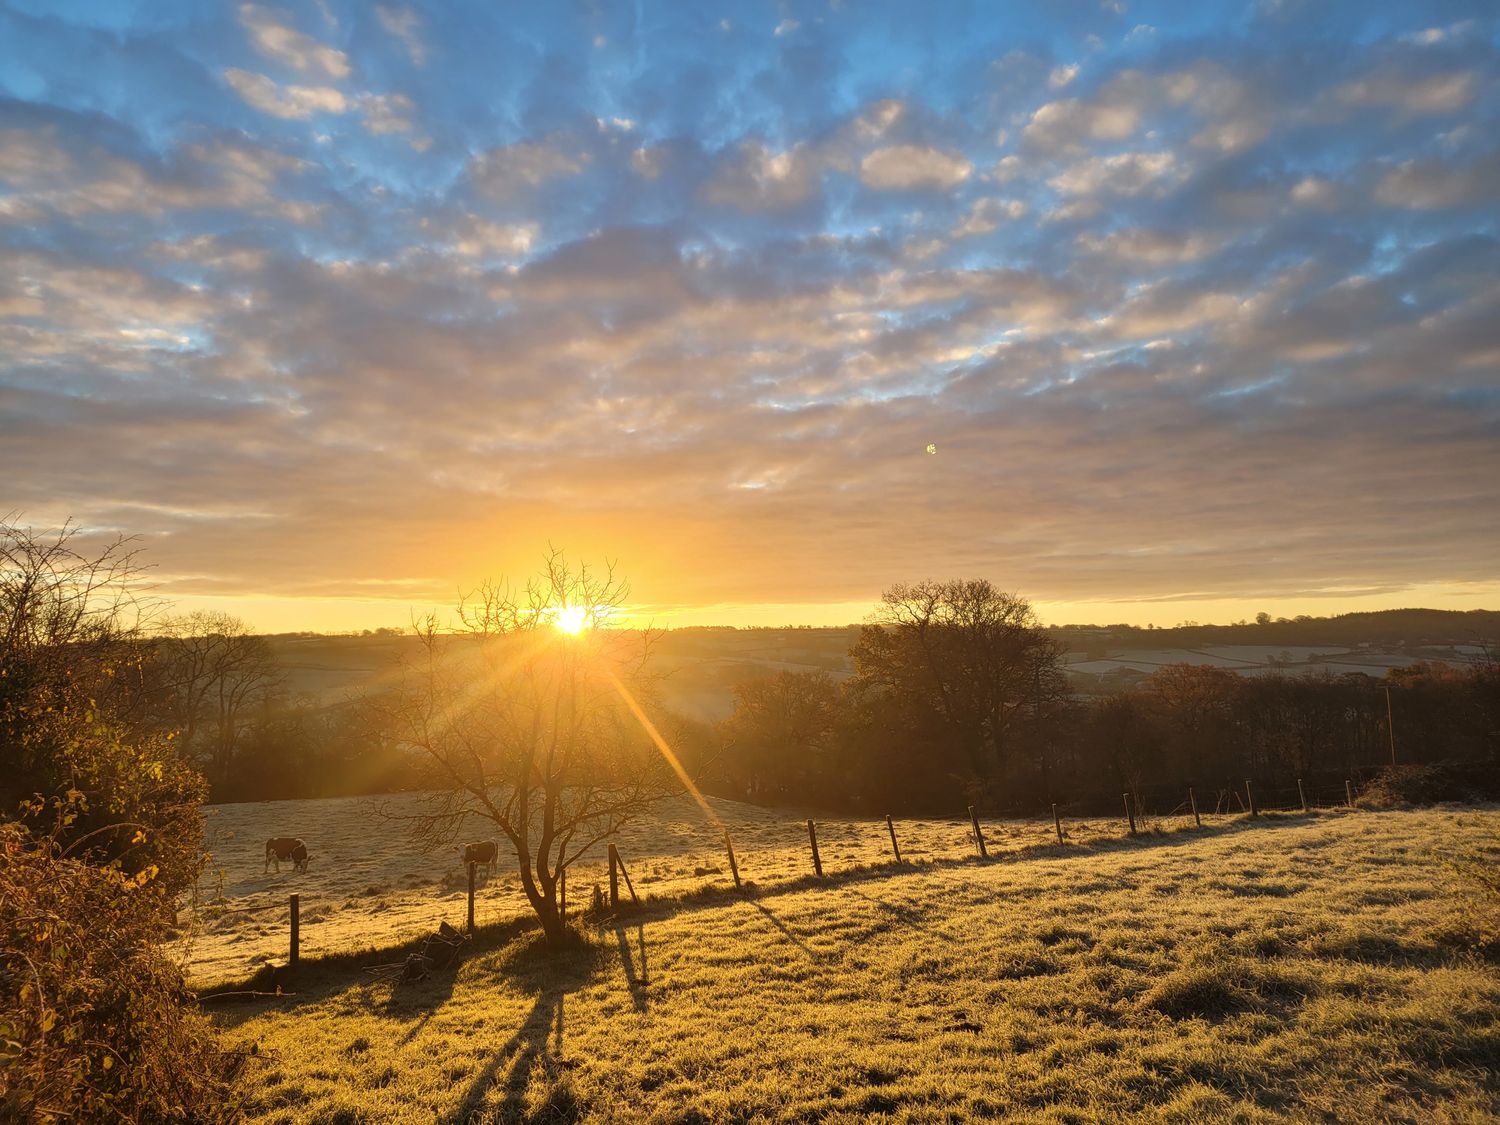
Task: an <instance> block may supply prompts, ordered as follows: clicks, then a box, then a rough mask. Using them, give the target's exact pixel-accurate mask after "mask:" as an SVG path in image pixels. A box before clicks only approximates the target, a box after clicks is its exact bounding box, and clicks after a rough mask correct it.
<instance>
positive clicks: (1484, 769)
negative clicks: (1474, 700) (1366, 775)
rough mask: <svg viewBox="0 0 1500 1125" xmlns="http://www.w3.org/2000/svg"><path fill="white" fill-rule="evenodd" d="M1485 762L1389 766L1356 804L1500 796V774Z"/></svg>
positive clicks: (1470, 800) (1471, 801)
mask: <svg viewBox="0 0 1500 1125" xmlns="http://www.w3.org/2000/svg"><path fill="white" fill-rule="evenodd" d="M1496 774H1497V771H1496V770H1495V769H1494V767H1493V766H1489V765H1487V764H1485V763H1482V762H1434V763H1432V764H1431V765H1425V766H1387V767H1386V768H1385V769H1383V770H1381V771H1380V773H1379V774H1378V775H1377V776H1376V777H1375V779H1374V780H1373V781H1371V782H1370V783H1369V784H1368V785H1366V786H1365V788H1364V791H1363V792H1361V793H1360V795H1359V798H1358V799H1357V800H1356V801H1355V804H1356V805H1358V806H1359V807H1360V808H1364V809H1391V808H1398V807H1401V806H1403V805H1434V804H1438V803H1441V802H1444V801H1457V802H1461V803H1464V804H1474V803H1476V802H1480V801H1489V800H1495V799H1496V798H1500V777H1497V776H1496Z"/></svg>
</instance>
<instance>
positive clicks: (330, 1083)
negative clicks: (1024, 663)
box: [218, 808, 1500, 1122]
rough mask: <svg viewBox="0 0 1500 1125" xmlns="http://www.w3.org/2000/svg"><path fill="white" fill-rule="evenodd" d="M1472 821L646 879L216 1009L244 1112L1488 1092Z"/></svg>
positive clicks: (355, 1117)
mask: <svg viewBox="0 0 1500 1125" xmlns="http://www.w3.org/2000/svg"><path fill="white" fill-rule="evenodd" d="M773 827H777V826H775V825H771V824H768V825H767V826H766V828H767V831H768V832H769V831H770V830H771V829H772V828H773ZM785 827H786V825H785V822H783V823H782V825H781V826H780V827H779V828H778V829H777V830H779V831H780V830H784V829H785ZM957 827H958V826H956V825H951V824H944V825H938V824H929V825H928V831H930V832H931V833H933V834H934V838H936V837H937V835H938V834H941V833H948V834H949V835H948V836H947V837H944V838H945V839H951V834H952V832H953V831H954V830H955V828H957ZM960 832H961V829H960ZM962 844H963V840H962V837H961V836H960V839H959V840H958V841H957V845H958V846H954V847H951V848H949V850H950V851H952V852H953V853H954V854H959V853H962V851H963V850H964V849H963V847H962ZM786 845H787V848H788V850H787V851H786V855H787V857H788V858H787V861H786V862H787V863H788V864H791V862H792V860H791V858H790V857H791V856H792V855H793V854H794V852H795V849H794V848H792V847H791V842H790V841H787V842H786ZM848 847H849V851H848V853H847V857H848V858H853V856H854V854H855V852H854V846H853V845H852V844H851V845H848ZM834 850H835V854H838V849H834ZM876 850H878V849H876ZM747 851H752V850H751V849H747ZM1462 851H1468V852H1484V853H1485V854H1487V855H1488V856H1489V857H1490V859H1491V860H1500V811H1497V810H1495V809H1493V808H1489V809H1484V810H1477V811H1475V810H1467V811H1461V810H1451V809H1450V810H1435V811H1424V812H1405V813H1365V812H1352V813H1331V814H1322V815H1314V816H1309V817H1303V816H1285V817H1278V818H1273V819H1270V820H1261V821H1254V822H1252V821H1248V820H1243V819H1238V818H1237V819H1235V820H1233V821H1225V822H1221V823H1219V824H1218V825H1216V826H1215V827H1213V828H1210V829H1207V830H1205V831H1203V832H1194V831H1182V832H1167V833H1161V834H1154V835H1150V836H1145V837H1141V838H1139V839H1137V840H1135V841H1123V840H1096V841H1094V842H1092V843H1086V844H1083V845H1081V846H1073V847H1070V848H1068V849H1066V850H1060V849H1049V848H1034V849H1031V850H1029V851H1027V852H1025V853H1020V854H1012V855H1010V856H1008V857H1006V858H1002V859H999V860H994V861H991V862H988V863H983V862H964V863H957V864H939V865H928V866H921V867H917V868H915V869H907V870H900V869H895V870H881V871H867V872H864V873H862V874H859V875H856V876H850V877H845V878H839V877H833V878H830V879H829V880H827V881H826V885H823V886H815V887H807V886H806V885H802V884H799V885H797V886H795V887H790V888H785V889H783V890H782V891H781V892H779V893H778V892H777V891H776V890H775V888H774V887H773V888H768V889H763V890H762V892H761V893H760V894H758V895H757V896H754V897H750V898H746V899H738V898H735V897H733V896H729V897H725V898H720V899H716V900H703V901H698V902H695V903H686V904H679V905H676V906H673V905H671V904H659V905H657V906H654V907H651V908H648V909H647V910H646V911H645V912H644V913H642V914H641V915H639V916H638V917H635V918H628V919H622V920H620V921H619V922H617V923H614V922H605V923H601V924H600V925H598V926H597V927H596V928H593V929H591V931H590V933H591V938H590V942H591V944H590V946H589V948H588V949H586V950H585V951H582V952H579V953H576V954H571V955H568V956H565V957H564V958H563V959H561V960H560V961H556V962H551V961H548V960H547V959H545V958H543V957H541V956H539V954H538V952H537V950H536V948H535V944H534V941H533V940H532V938H530V937H528V936H523V937H521V938H519V939H517V940H515V941H513V942H511V943H510V944H509V945H507V946H503V947H499V948H492V949H489V950H486V951H481V952H479V953H476V954H475V955H474V956H472V957H471V958H470V959H469V960H467V961H466V962H465V963H464V964H463V965H462V966H461V968H459V970H458V971H457V972H456V974H455V973H443V974H438V975H436V976H434V977H433V978H431V979H429V980H428V981H426V982H423V983H421V984H416V985H407V986H403V987H401V988H400V989H396V990H393V987H392V985H391V984H390V983H388V982H376V981H372V980H370V979H368V978H365V977H362V976H361V975H360V974H358V973H357V971H353V970H351V969H350V968H348V967H347V966H345V967H342V968H338V967H325V968H318V967H317V966H313V967H310V968H309V969H307V970H305V975H304V979H303V980H302V981H301V982H300V984H299V986H298V988H299V995H298V996H297V997H296V998H295V999H293V1000H285V1001H279V1002H271V1003H269V1004H265V1005H263V1006H253V1007H245V1008H238V1009H222V1010H220V1012H219V1016H218V1018H219V1019H220V1021H221V1022H222V1024H223V1025H224V1026H225V1028H226V1029H227V1031H228V1034H229V1036H230V1038H231V1039H232V1040H234V1041H236V1042H240V1043H251V1042H253V1043H256V1044H258V1046H259V1048H260V1051H261V1055H262V1058H261V1060H260V1061H258V1062H255V1063H254V1064H252V1068H251V1072H250V1080H251V1083H252V1090H253V1092H252V1095H251V1103H250V1106H249V1109H250V1116H251V1117H252V1119H254V1120H261V1121H277V1122H291V1121H324V1122H335V1121H337V1122H357V1121H410V1122H418V1121H421V1122H427V1121H432V1120H434V1119H435V1118H436V1119H439V1120H451V1121H468V1120H475V1121H488V1120H539V1121H573V1120H596V1121H621V1120H624V1121H635V1120H658V1121H721V1120H733V1121H750V1120H784V1121H803V1120H813V1119H817V1120H823V1121H859V1120H867V1119H870V1118H872V1117H873V1118H878V1119H886V1120H900V1121H935V1120H962V1119H970V1118H978V1117H997V1116H1014V1117H1016V1118H1019V1119H1025V1120H1043V1121H1090V1122H1093V1121H1097V1122H1113V1121H1119V1120H1121V1119H1122V1118H1125V1117H1138V1118H1142V1119H1146V1120H1159V1121H1181V1122H1198V1121H1205V1120H1237V1121H1312V1120H1326V1121H1373V1120H1401V1121H1423V1122H1425V1121H1453V1122H1465V1121H1467V1122H1478V1121H1489V1120H1494V1119H1496V1117H1497V1115H1500V1077H1497V1076H1500V977H1497V973H1496V968H1495V966H1494V964H1493V963H1490V962H1486V961H1485V960H1483V959H1482V958H1481V956H1480V955H1479V954H1478V953H1477V952H1475V949H1476V948H1477V943H1478V938H1477V936H1476V931H1475V928H1474V919H1475V917H1476V916H1477V915H1476V911H1475V909H1474V907H1473V906H1472V905H1471V903H1470V902H1469V901H1468V900H1467V899H1466V898H1465V893H1466V892H1465V891H1464V889H1463V887H1462V884H1461V883H1460V882H1459V881H1458V879H1457V877H1456V876H1455V875H1454V873H1453V872H1452V871H1450V869H1449V868H1448V867H1447V866H1446V865H1445V859H1446V857H1448V856H1451V855H1453V854H1455V853H1456V852H1462ZM629 854H630V853H629V849H627V855H629ZM703 854H704V855H705V856H706V855H708V854H709V849H707V848H704V849H703ZM760 854H762V855H765V856H770V855H775V854H779V853H778V852H777V850H776V848H773V847H770V846H769V842H768V845H767V846H766V847H765V848H764V850H763V851H762V852H761V853H760ZM657 862H662V863H666V862H667V861H666V860H661V861H657ZM672 862H677V861H672ZM749 866H751V864H750V863H749V862H748V861H747V867H749ZM754 873H756V874H759V870H758V869H755V871H754ZM1491 948H1492V947H1491Z"/></svg>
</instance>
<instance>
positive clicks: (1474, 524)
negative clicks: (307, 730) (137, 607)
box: [0, 0, 1500, 631]
mask: <svg viewBox="0 0 1500 1125" xmlns="http://www.w3.org/2000/svg"><path fill="white" fill-rule="evenodd" d="M1497 138H1500V9H1497V8H1496V6H1495V5H1494V4H1493V3H1490V2H1487V0H1486V2H1478V0H1474V2H1447V0H1427V2H1425V3H1421V4H1414V3H1407V2H1398V3H1390V2H1385V3H1382V2H1378V0H1374V2H1372V0H1358V2H1354V3H1347V2H1341V0H1305V2H1304V0H1258V2H1250V3H1214V2H1212V0H1191V2H1148V0H1104V2H1102V3H1101V2H1100V0H1054V2H1052V3H1047V4H1025V5H1022V4H1005V3H972V4H963V3H943V2H927V3H920V4H917V3H905V4H880V3H863V2H856V0H845V2H842V3H827V2H818V3H780V4H774V3H743V4H725V5H720V4H712V3H696V2H695V3H662V2H647V0H641V2H638V3H635V4H633V5H632V4H623V3H603V2H600V3H594V4H578V5H570V4H564V3H559V4H525V5H521V4H498V3H493V2H485V3H469V4H465V3H443V4H435V3H434V4H417V3H405V2H402V0H392V2H390V3H383V4H354V3H346V2H340V0H314V2H310V3H302V4H295V5H286V6H277V5H273V4H256V3H246V4H239V5H236V4H232V3H227V4H214V3H206V2H202V0H194V2H180V3H174V2H169V0H151V2H149V3H147V2H138V3H127V2H121V0H109V2H96V3H85V2H70V0H20V2H11V3H8V4H7V3H4V2H3V0H0V515H3V516H6V517H8V518H9V519H10V520H11V521H13V522H19V523H21V524H25V525H30V526H32V527H36V528H43V527H49V526H56V525H59V524H61V523H62V522H63V521H64V520H68V519H71V520H73V521H75V524H76V526H77V527H78V528H79V529H80V534H81V536H82V539H81V540H80V542H81V543H84V544H88V543H97V542H102V541H103V540H104V539H106V538H108V537H109V536H111V535H115V534H122V533H123V534H129V535H135V536H138V537H139V543H140V545H141V546H142V547H143V548H144V549H145V557H146V558H147V560H148V561H149V562H150V563H151V564H152V565H153V570H152V572H151V580H152V582H153V583H154V584H155V587H156V590H157V593H158V594H159V595H160V596H162V597H165V598H168V599H171V600H172V601H173V602H174V603H176V604H177V605H179V606H180V607H182V608H184V609H193V608H219V609H228V610H229V611H231V612H234V613H237V614H239V615H240V616H242V617H244V618H245V619H246V620H247V621H248V622H250V623H251V625H252V626H253V627H256V628H259V629H264V630H266V631H284V630H291V629H316V630H340V629H347V628H359V627H375V626H380V625H404V624H406V623H407V622H408V621H409V620H410V619H411V616H412V613H413V612H414V611H415V612H421V611H425V609H427V608H428V607H433V606H447V605H450V604H451V603H452V602H453V601H454V600H455V598H456V596H457V595H458V594H459V593H460V592H462V591H464V590H468V589H471V588H473V587H474V586H475V585H476V584H477V583H478V582H479V581H481V580H482V579H484V578H486V577H494V578H503V577H506V576H510V577H513V578H523V577H524V576H525V575H527V574H530V573H534V572H535V571H536V570H537V569H538V567H539V565H540V563H541V561H542V557H543V555H544V553H545V552H546V551H547V550H548V549H549V546H552V547H558V548H562V549H564V550H566V551H567V552H568V555H569V557H570V558H573V559H576V560H584V561H593V562H596V563H597V562H603V561H605V560H613V561H614V562H615V563H616V565H617V568H618V573H619V574H621V575H622V576H624V577H625V578H626V579H627V580H628V581H629V584H630V589H631V593H630V606H631V608H632V611H633V612H635V613H636V614H638V615H640V616H641V617H642V618H646V619H650V620H653V621H656V622H657V623H658V624H667V625H671V624H702V623H724V624H774V625H780V624H786V623H807V624H830V623H845V622H851V621H858V620H860V619H862V618H863V617H864V616H865V615H866V614H867V613H868V612H869V610H870V608H871V605H872V603H873V602H874V601H875V600H876V599H877V598H878V597H879V595H880V592H881V591H882V590H884V589H886V588H887V587H889V586H891V585H892V584H894V583H898V582H904V581H917V580H921V579H924V578H938V579H945V578H951V577H985V578H988V579H990V580H991V581H992V582H994V583H995V584H996V585H997V586H999V587H1001V588H1002V589H1005V590H1009V591H1014V592H1016V593H1019V594H1021V595H1022V596H1024V597H1026V598H1029V599H1031V600H1032V601H1033V602H1034V603H1035V604H1036V605H1037V607H1038V609H1039V610H1040V612H1041V615H1042V617H1043V619H1044V620H1046V621H1048V622H1052V623H1062V622H1086V621H1096V622H1101V623H1104V622H1121V621H1128V622H1132V623H1137V624H1143V623H1146V622H1155V623H1157V624H1175V623H1177V622H1179V621H1183V620H1199V621H1228V620H1235V619H1239V618H1244V617H1253V616H1254V614H1255V613H1256V612H1258V611H1262V610H1264V611H1268V612H1271V613H1272V614H1273V615H1287V616H1290V615H1293V614H1297V613H1314V614H1326V613H1339V612H1346V611H1351V610H1356V609H1378V608H1390V607H1396V606H1415V605H1424V606H1430V607H1433V608H1439V609H1467V608H1475V607H1481V606H1483V607H1489V608H1494V607H1497V606H1500V567H1497V559H1500V518H1497V513H1500V252H1497V251H1500V243H1497V237H1500V230H1497V227H1500V140H1497Z"/></svg>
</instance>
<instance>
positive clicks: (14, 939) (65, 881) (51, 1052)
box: [0, 824, 243, 1122]
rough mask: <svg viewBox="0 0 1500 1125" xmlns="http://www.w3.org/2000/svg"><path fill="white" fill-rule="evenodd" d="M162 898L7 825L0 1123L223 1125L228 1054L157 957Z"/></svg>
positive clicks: (151, 876)
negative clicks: (195, 1124)
mask: <svg viewBox="0 0 1500 1125" xmlns="http://www.w3.org/2000/svg"><path fill="white" fill-rule="evenodd" d="M164 897H165V888H163V887H159V886H156V885H155V873H154V872H153V871H152V869H151V868H149V867H148V868H146V869H145V870H143V871H141V872H139V873H137V874H134V875H130V874H127V873H125V872H124V871H122V870H121V869H119V868H118V867H99V866H94V865H91V864H87V863H83V862H79V861H78V860H75V859H68V858H63V857H60V856H58V855H56V854H55V850H54V847H53V845H52V842H51V841H50V840H47V839H42V840H33V839H31V838H30V837H28V836H27V834H26V833H25V832H24V831H23V830H22V828H21V827H20V826H19V825H16V824H5V825H0V1119H3V1120H8V1121H16V1120H38V1121H48V1120H73V1121H96V1120H106V1119H108V1120H117V1119H118V1120H128V1121H141V1120H146V1121H203V1122H209V1121H222V1120H230V1119H232V1118H234V1117H235V1116H236V1115H237V1113H238V1108H237V1105H236V1103H235V1100H234V1098H233V1097H232V1096H231V1095H232V1089H233V1083H234V1080H235V1078H236V1075H237V1072H238V1070H239V1069H240V1067H241V1066H242V1065H243V1056H239V1055H236V1054H233V1053H230V1052H226V1051H224V1050H222V1049H221V1048H220V1047H219V1046H218V1044H217V1040H216V1038H215V1036H214V1033H213V1030H212V1028H211V1027H210V1026H209V1023H208V1020H207V1018H206V1017H205V1016H203V1015H202V1014H201V1013H199V1012H198V1011H197V1010H196V1009H195V1008H194V1007H193V1006H192V1005H191V1004H190V1003H188V1001H189V1000H190V997H189V996H188V994H187V993H186V992H185V990H184V988H183V983H182V977H181V974H180V973H179V972H178V970H177V968H176V966H175V965H173V964H172V963H171V961H169V960H168V959H167V958H166V957H165V956H164V955H163V953H162V952H161V950H160V949H159V948H158V947H157V945H156V943H155V938H156V935H157V930H158V928H159V925H160V918H161V915H162V911H163V898H164Z"/></svg>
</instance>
